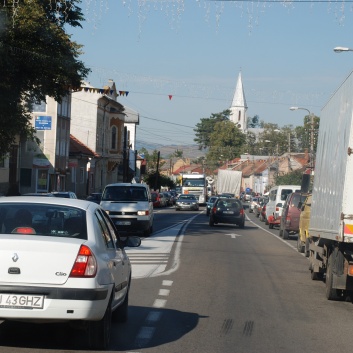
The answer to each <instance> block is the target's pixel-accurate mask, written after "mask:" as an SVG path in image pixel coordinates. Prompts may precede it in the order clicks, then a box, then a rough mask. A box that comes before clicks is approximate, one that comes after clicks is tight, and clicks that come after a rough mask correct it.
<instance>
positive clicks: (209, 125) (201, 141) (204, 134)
mask: <svg viewBox="0 0 353 353" xmlns="http://www.w3.org/2000/svg"><path fill="white" fill-rule="evenodd" d="M230 113H231V112H230V110H229V109H228V110H224V111H223V112H221V113H217V114H212V115H211V116H210V117H209V118H202V119H201V122H199V123H197V124H196V128H195V129H194V131H195V136H196V137H195V138H194V141H195V142H196V143H197V144H198V146H199V149H200V150H201V149H206V148H209V147H210V146H211V135H212V133H213V131H214V126H215V124H216V123H218V122H222V121H229V116H230Z"/></svg>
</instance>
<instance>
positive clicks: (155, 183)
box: [154, 151, 161, 191]
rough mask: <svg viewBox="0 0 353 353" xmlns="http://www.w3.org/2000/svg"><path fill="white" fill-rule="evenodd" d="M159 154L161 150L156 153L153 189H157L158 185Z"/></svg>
mask: <svg viewBox="0 0 353 353" xmlns="http://www.w3.org/2000/svg"><path fill="white" fill-rule="evenodd" d="M160 155H161V152H160V151H158V154H157V167H156V177H155V178H154V190H155V191H156V190H157V187H158V179H159V157H160Z"/></svg>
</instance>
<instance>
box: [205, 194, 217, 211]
mask: <svg viewBox="0 0 353 353" xmlns="http://www.w3.org/2000/svg"><path fill="white" fill-rule="evenodd" d="M217 199H218V197H217V196H211V197H210V198H209V199H208V201H207V202H206V215H207V216H209V215H210V211H211V208H212V207H213V204H214V203H215V201H216V200H217Z"/></svg>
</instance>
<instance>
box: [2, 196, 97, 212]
mask: <svg viewBox="0 0 353 353" xmlns="http://www.w3.org/2000/svg"><path fill="white" fill-rule="evenodd" d="M8 202H11V203H37V204H48V205H54V206H55V205H61V206H70V207H77V208H81V209H83V210H87V209H89V208H91V209H92V208H97V207H100V206H99V205H98V204H96V203H94V202H91V201H87V200H80V199H70V198H64V197H63V198H58V197H38V196H6V197H1V198H0V205H1V204H2V203H8Z"/></svg>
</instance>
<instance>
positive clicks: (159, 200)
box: [151, 191, 165, 208]
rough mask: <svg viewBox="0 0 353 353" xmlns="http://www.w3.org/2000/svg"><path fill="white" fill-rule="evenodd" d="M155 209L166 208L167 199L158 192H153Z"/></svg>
mask: <svg viewBox="0 0 353 353" xmlns="http://www.w3.org/2000/svg"><path fill="white" fill-rule="evenodd" d="M151 197H152V202H153V207H154V208H157V207H164V206H165V198H164V197H163V195H161V194H160V193H159V192H157V191H152V192H151Z"/></svg>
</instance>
